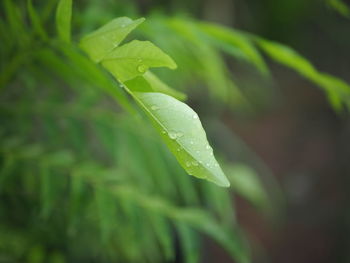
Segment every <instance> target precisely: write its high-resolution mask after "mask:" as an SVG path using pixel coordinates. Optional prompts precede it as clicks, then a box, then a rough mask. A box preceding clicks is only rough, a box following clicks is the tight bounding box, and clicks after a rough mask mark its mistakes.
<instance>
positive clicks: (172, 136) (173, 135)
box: [169, 132, 177, 140]
mask: <svg viewBox="0 0 350 263" xmlns="http://www.w3.org/2000/svg"><path fill="white" fill-rule="evenodd" d="M169 138H170V139H172V140H175V139H176V138H177V136H176V132H169Z"/></svg>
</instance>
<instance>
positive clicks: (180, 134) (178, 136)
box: [176, 132, 184, 138]
mask: <svg viewBox="0 0 350 263" xmlns="http://www.w3.org/2000/svg"><path fill="white" fill-rule="evenodd" d="M182 136H184V134H183V132H177V133H176V137H177V138H180V137H182Z"/></svg>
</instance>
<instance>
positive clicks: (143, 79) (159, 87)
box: [125, 71, 187, 101]
mask: <svg viewBox="0 0 350 263" xmlns="http://www.w3.org/2000/svg"><path fill="white" fill-rule="evenodd" d="M125 85H126V86H131V87H134V91H140V92H160V93H164V94H167V95H169V96H172V97H174V98H176V99H178V100H181V101H183V100H185V99H186V97H187V96H186V94H184V93H182V92H179V91H177V90H175V89H172V88H170V87H169V86H168V85H167V84H165V83H164V82H163V81H161V80H160V79H159V78H158V77H157V76H156V75H154V74H153V73H151V72H150V71H147V72H146V73H145V74H144V75H143V76H139V77H136V78H133V79H131V80H128V81H126V82H125Z"/></svg>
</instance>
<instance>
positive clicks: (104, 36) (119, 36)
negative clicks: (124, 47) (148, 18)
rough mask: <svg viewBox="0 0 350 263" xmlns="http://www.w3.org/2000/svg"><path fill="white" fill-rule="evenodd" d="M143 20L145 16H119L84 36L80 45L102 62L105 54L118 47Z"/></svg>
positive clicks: (92, 56) (93, 57) (92, 57)
mask: <svg viewBox="0 0 350 263" xmlns="http://www.w3.org/2000/svg"><path fill="white" fill-rule="evenodd" d="M143 21H145V19H144V18H140V19H137V20H132V19H130V18H128V17H119V18H116V19H113V20H112V21H110V22H109V23H107V24H106V25H104V26H102V27H100V28H99V29H97V30H96V31H94V32H92V33H90V34H88V35H86V36H85V37H83V39H82V40H81V42H80V47H81V48H82V49H83V50H84V51H85V52H87V53H88V54H89V56H90V57H91V59H92V60H93V61H94V62H100V61H101V60H102V59H103V58H104V56H106V55H107V54H108V53H109V52H111V51H112V50H113V49H114V48H116V47H117V46H118V45H119V44H120V42H122V41H123V39H124V38H125V37H126V36H127V35H128V34H129V33H130V32H131V31H133V30H134V29H135V28H136V27H137V26H138V25H140V24H141V23H142V22H143Z"/></svg>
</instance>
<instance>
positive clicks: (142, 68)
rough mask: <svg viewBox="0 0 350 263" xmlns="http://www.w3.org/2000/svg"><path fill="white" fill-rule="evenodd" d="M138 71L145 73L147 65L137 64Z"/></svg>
mask: <svg viewBox="0 0 350 263" xmlns="http://www.w3.org/2000/svg"><path fill="white" fill-rule="evenodd" d="M137 71H138V72H140V73H145V72H146V71H147V67H146V66H145V65H143V64H141V65H139V66H137Z"/></svg>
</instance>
